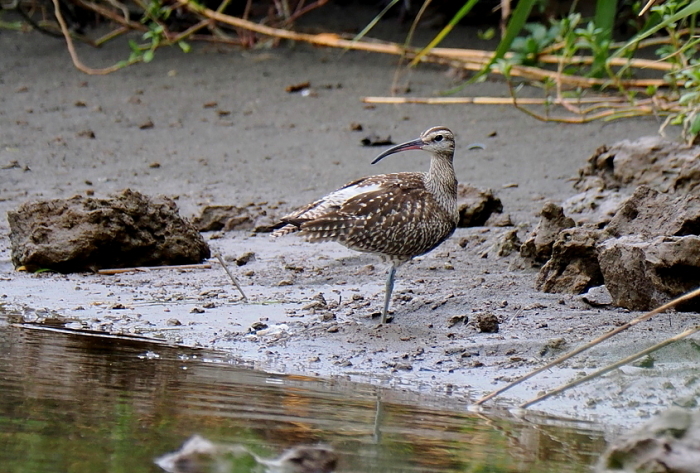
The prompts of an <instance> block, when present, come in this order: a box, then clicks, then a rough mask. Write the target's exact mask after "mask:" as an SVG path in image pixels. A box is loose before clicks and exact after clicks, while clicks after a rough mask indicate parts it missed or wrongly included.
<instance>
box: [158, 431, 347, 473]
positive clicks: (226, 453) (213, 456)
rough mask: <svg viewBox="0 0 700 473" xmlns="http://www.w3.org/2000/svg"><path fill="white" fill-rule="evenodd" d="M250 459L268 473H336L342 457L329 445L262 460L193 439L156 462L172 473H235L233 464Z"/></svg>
mask: <svg viewBox="0 0 700 473" xmlns="http://www.w3.org/2000/svg"><path fill="white" fill-rule="evenodd" d="M245 455H249V456H250V457H252V458H253V459H255V461H256V463H257V464H258V465H260V466H262V467H263V468H265V470H264V471H265V472H266V473H332V472H333V471H335V468H336V465H337V463H338V455H337V454H336V453H335V452H334V451H333V449H332V448H331V447H329V446H327V445H299V446H295V447H292V448H289V449H287V450H285V451H284V452H283V453H282V454H281V455H280V456H279V457H277V458H270V459H268V458H262V457H260V456H258V455H256V454H255V453H253V452H251V451H250V450H248V449H247V448H246V447H244V446H243V445H239V444H234V445H226V444H216V443H214V442H211V441H209V440H207V439H205V438H204V437H201V436H199V435H194V436H192V437H190V438H189V439H188V440H187V441H186V442H185V443H184V444H183V445H182V448H180V450H178V451H176V452H173V453H168V454H166V455H163V456H162V457H160V458H157V459H156V460H155V463H156V465H158V466H160V467H161V468H162V469H163V470H165V471H167V472H168V473H218V472H228V471H232V468H231V467H232V466H233V464H234V463H235V462H236V461H237V459H239V460H240V458H241V457H243V456H245Z"/></svg>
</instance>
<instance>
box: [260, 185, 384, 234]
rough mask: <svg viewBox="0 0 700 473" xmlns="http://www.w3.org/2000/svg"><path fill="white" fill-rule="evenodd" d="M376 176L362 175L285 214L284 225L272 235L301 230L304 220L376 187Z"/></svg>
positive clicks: (315, 216)
mask: <svg viewBox="0 0 700 473" xmlns="http://www.w3.org/2000/svg"><path fill="white" fill-rule="evenodd" d="M377 177H379V176H370V177H364V178H362V179H358V180H356V181H352V182H349V183H347V184H346V185H344V186H343V187H341V188H340V189H338V190H336V191H334V192H331V193H330V194H328V195H326V196H324V197H322V198H320V199H318V200H316V201H314V202H311V203H310V204H308V205H305V206H304V207H301V208H299V209H297V210H295V211H294V212H292V213H290V214H288V215H285V216H284V217H282V218H281V219H280V220H281V221H282V222H283V223H286V225H284V226H283V227H281V228H279V229H277V230H275V231H274V232H272V236H273V237H280V236H283V235H287V234H289V233H294V232H298V231H300V230H301V225H302V224H304V223H305V222H309V221H312V220H315V219H317V218H321V217H323V216H325V215H326V214H329V213H332V212H335V211H337V210H338V209H340V208H341V207H342V206H343V205H344V204H345V202H347V201H348V200H349V199H352V198H353V197H355V196H357V195H359V194H363V193H365V192H369V191H372V190H376V189H378V188H379V184H378V183H377V182H376V181H377Z"/></svg>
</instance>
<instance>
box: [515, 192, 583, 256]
mask: <svg viewBox="0 0 700 473" xmlns="http://www.w3.org/2000/svg"><path fill="white" fill-rule="evenodd" d="M575 226H576V222H574V220H573V219H572V218H569V217H567V216H566V215H564V210H563V209H562V208H561V207H560V206H559V205H557V204H555V203H552V202H546V203H545V204H544V206H542V210H541V211H540V221H539V223H538V224H537V227H535V230H533V232H532V234H531V235H530V237H529V238H528V239H527V240H526V241H525V243H523V245H522V246H521V247H520V256H522V257H523V258H530V259H533V260H534V261H536V262H539V263H544V262H546V261H547V260H548V259H549V258H550V256H552V246H553V245H554V241H555V240H556V239H557V235H559V232H561V231H562V230H565V229H567V228H572V227H575Z"/></svg>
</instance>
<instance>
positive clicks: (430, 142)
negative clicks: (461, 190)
mask: <svg viewBox="0 0 700 473" xmlns="http://www.w3.org/2000/svg"><path fill="white" fill-rule="evenodd" d="M409 149H422V150H425V151H429V152H431V153H434V154H437V155H445V156H449V157H452V154H453V153H454V150H455V137H454V134H453V133H452V132H451V131H450V130H449V128H446V127H444V126H434V127H432V128H429V129H428V130H425V131H424V132H423V133H421V135H420V138H417V139H415V140H411V141H407V142H405V143H401V144H400V145H396V146H394V147H393V148H389V149H388V150H386V151H384V152H383V153H382V154H380V155H379V156H377V157H376V158H375V159H374V161H372V164H376V163H378V162H379V161H381V160H382V159H384V158H386V157H387V156H389V155H390V154H394V153H398V152H400V151H407V150H409Z"/></svg>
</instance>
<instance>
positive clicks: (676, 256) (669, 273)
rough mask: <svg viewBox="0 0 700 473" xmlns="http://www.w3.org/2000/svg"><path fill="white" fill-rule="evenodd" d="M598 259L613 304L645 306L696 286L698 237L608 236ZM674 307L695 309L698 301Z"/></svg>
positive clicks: (699, 272) (698, 282)
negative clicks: (643, 237) (644, 238)
mask: <svg viewBox="0 0 700 473" xmlns="http://www.w3.org/2000/svg"><path fill="white" fill-rule="evenodd" d="M599 262H600V269H601V272H602V273H603V278H604V279H605V286H606V287H607V288H608V291H610V295H611V296H612V299H613V304H614V305H616V306H619V307H625V308H627V309H631V310H649V309H652V308H655V307H658V306H659V305H662V304H665V303H666V302H668V301H669V300H671V299H673V298H674V297H678V296H680V295H682V294H685V293H686V292H689V291H691V290H693V289H695V288H697V287H698V286H700V237H698V236H697V235H687V236H682V237H667V236H658V237H656V238H654V239H652V240H643V239H642V238H641V237H639V236H636V235H634V236H623V237H620V238H610V239H608V240H606V241H605V242H604V243H602V244H601V245H600V256H599ZM678 309H680V310H698V309H700V302H694V301H690V302H689V303H686V304H684V305H683V306H680V307H678Z"/></svg>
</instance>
